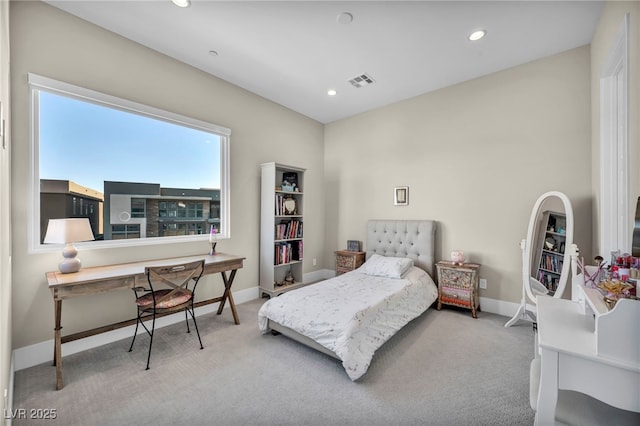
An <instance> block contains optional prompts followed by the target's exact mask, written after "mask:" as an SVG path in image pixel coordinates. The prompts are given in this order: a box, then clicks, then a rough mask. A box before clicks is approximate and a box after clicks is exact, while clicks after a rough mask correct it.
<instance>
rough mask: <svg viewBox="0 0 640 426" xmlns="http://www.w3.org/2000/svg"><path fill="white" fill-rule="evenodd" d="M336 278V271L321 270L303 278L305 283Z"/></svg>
mask: <svg viewBox="0 0 640 426" xmlns="http://www.w3.org/2000/svg"><path fill="white" fill-rule="evenodd" d="M335 276H336V271H334V270H332V269H320V270H318V271H313V272H309V273H307V274H304V277H302V280H303V281H304V282H305V283H313V282H316V281H322V280H326V279H329V278H333V277H335Z"/></svg>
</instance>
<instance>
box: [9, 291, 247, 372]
mask: <svg viewBox="0 0 640 426" xmlns="http://www.w3.org/2000/svg"><path fill="white" fill-rule="evenodd" d="M257 298H258V287H251V288H248V289H245V290H240V291H237V292H233V299H234V301H235V302H236V304H238V305H239V304H241V303H245V302H248V301H250V300H254V299H257ZM218 306H219V303H212V304H210V305H205V306H201V307H199V308H196V315H198V316H200V315H204V314H208V313H211V312H215V311H216V310H217V309H218ZM225 309H229V305H226V306H225ZM181 321H184V315H183V314H181V313H176V314H173V315H167V316H166V317H162V318H159V319H158V320H157V321H156V328H162V327H166V326H167V325H171V324H175V323H178V322H181ZM134 330H135V325H130V326H127V327H122V328H118V329H116V330H112V331H107V332H104V333H100V334H96V335H95V336H89V337H86V338H84V339H78V340H74V341H72V342H68V343H65V344H64V345H62V356H66V355H71V354H74V353H77V352H82V351H85V350H87V349H92V348H95V347H98V346H102V345H106V344H107V343H112V342H116V341H118V340H122V339H127V338H131V336H133V332H134ZM144 332H145V331H144V329H139V330H138V333H144ZM13 360H14V370H13V371H19V370H23V369H25V368H29V367H33V366H34V365H38V364H43V363H45V362H53V339H51V340H47V341H45V342H40V343H36V344H33V345H29V346H25V347H22V348H18V349H15V350H14V351H13Z"/></svg>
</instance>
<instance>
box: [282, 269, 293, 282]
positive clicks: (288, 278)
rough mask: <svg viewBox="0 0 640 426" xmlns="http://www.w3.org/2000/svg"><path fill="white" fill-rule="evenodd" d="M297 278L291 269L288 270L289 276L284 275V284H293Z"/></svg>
mask: <svg viewBox="0 0 640 426" xmlns="http://www.w3.org/2000/svg"><path fill="white" fill-rule="evenodd" d="M295 281H296V280H295V279H294V278H293V274H292V273H291V269H289V271H288V272H287V276H286V277H284V284H285V285H288V284H293V283H294V282H295Z"/></svg>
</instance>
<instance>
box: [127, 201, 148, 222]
mask: <svg viewBox="0 0 640 426" xmlns="http://www.w3.org/2000/svg"><path fill="white" fill-rule="evenodd" d="M131 217H147V215H146V200H145V199H144V198H132V199H131Z"/></svg>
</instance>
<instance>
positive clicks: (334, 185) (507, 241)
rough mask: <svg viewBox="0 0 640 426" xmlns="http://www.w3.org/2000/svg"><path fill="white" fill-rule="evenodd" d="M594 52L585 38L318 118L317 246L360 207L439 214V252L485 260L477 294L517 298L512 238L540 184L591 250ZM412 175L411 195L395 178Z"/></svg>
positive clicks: (351, 228) (346, 233)
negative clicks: (320, 191) (565, 200)
mask: <svg viewBox="0 0 640 426" xmlns="http://www.w3.org/2000/svg"><path fill="white" fill-rule="evenodd" d="M589 76H590V54H589V47H588V46H584V47H581V48H577V49H574V50H570V51H568V52H565V53H562V54H559V55H556V56H552V57H549V58H546V59H542V60H538V61H535V62H531V63H528V64H525V65H522V66H519V67H515V68H512V69H508V70H506V71H502V72H499V73H495V74H491V75H489V76H486V77H483V78H479V79H476V80H472V81H468V82H465V83H462V84H458V85H456V86H452V87H448V88H445V89H442V90H439V91H437V92H432V93H428V94H425V95H422V96H419V97H416V98H412V99H409V100H406V101H403V102H399V103H396V104H394V105H390V106H387V107H385V108H380V109H377V110H375V111H371V112H368V113H364V114H361V115H358V116H356V117H352V118H348V119H345V120H341V121H337V122H335V123H332V124H329V125H327V126H325V180H326V202H327V204H326V206H327V207H326V219H325V220H326V223H327V234H326V241H325V244H326V245H325V257H328V256H330V254H331V252H332V251H333V250H336V249H341V248H344V247H345V245H346V241H347V240H348V239H358V240H364V239H365V224H366V221H367V220H368V219H435V220H437V221H438V222H439V228H438V231H437V234H436V239H437V243H436V246H437V249H436V259H438V260H439V259H448V258H449V253H450V252H451V250H454V249H461V250H464V251H465V253H466V254H467V258H468V259H469V260H470V261H473V262H479V263H481V264H482V268H481V271H480V276H481V277H482V278H486V279H487V281H488V288H487V290H481V291H480V295H481V296H484V297H489V298H493V299H499V300H503V301H511V302H518V301H519V300H520V295H521V285H520V283H521V280H520V272H521V266H522V261H521V251H520V248H519V243H520V241H521V240H522V239H523V238H525V236H526V231H527V225H528V221H529V215H530V212H531V209H532V207H533V205H534V203H535V201H536V200H537V198H538V197H539V196H540V195H541V194H542V193H544V192H546V191H550V190H559V191H562V192H564V193H566V194H567V195H568V196H569V198H570V199H571V201H572V203H573V208H574V213H575V222H576V227H575V231H576V235H577V237H576V239H577V242H578V244H579V245H580V246H581V247H582V248H583V250H586V251H587V252H588V251H590V249H591V248H590V245H591V235H590V229H591V205H590V203H591V171H590V166H591V155H590V140H591V135H590V107H589V105H590V90H589ZM395 186H409V205H408V206H406V207H396V206H394V205H393V188H394V187H395Z"/></svg>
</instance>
